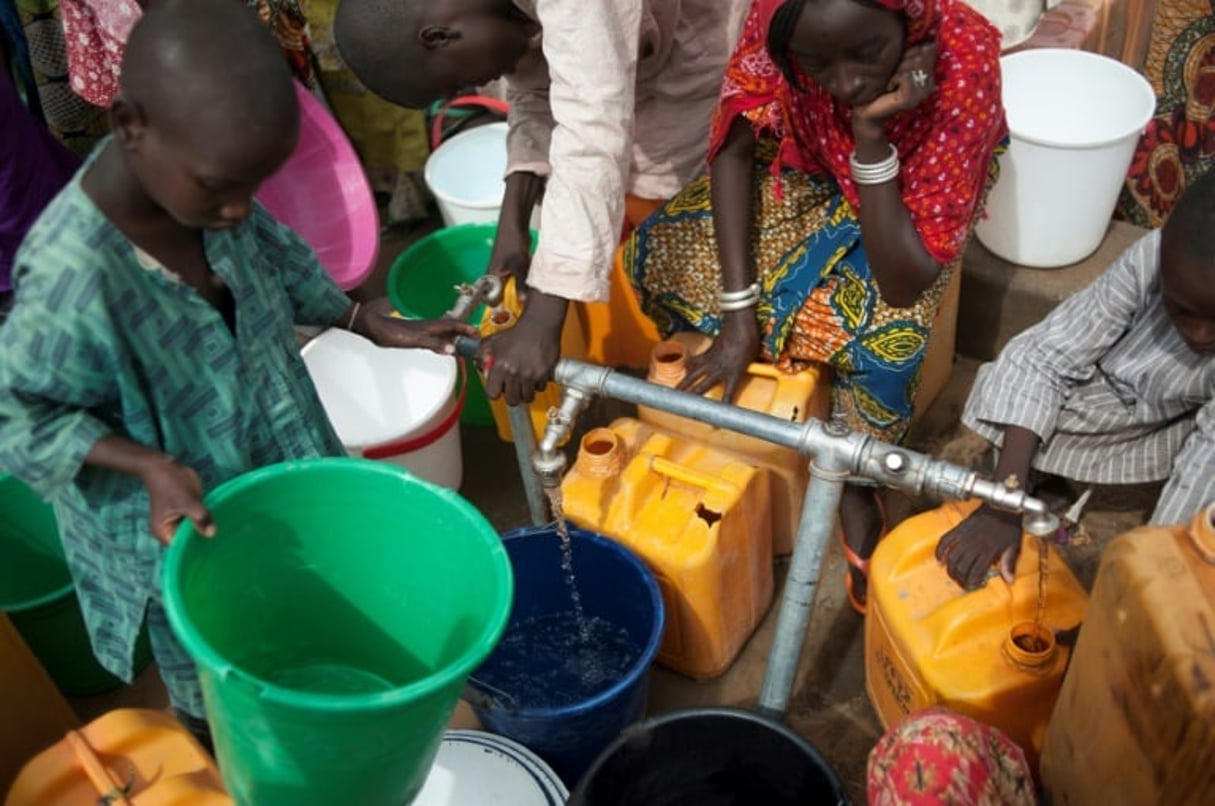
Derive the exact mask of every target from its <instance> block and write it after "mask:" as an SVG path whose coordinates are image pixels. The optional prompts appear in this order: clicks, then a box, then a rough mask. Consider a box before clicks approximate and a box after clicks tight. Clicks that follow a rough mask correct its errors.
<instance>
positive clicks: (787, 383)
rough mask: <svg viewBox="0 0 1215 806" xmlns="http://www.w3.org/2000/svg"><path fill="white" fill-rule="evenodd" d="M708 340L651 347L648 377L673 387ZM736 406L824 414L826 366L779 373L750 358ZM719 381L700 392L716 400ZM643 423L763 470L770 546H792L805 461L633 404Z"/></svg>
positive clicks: (690, 338)
mask: <svg viewBox="0 0 1215 806" xmlns="http://www.w3.org/2000/svg"><path fill="white" fill-rule="evenodd" d="M709 344H711V341H710V340H709V339H708V338H707V337H705V336H703V335H701V334H699V333H690V332H684V333H677V334H675V335H674V336H672V337H671V338H670V339H669V340H667V341H664V342H660V343H659V344H657V345H656V346H655V347H654V350H653V352H652V354H651V358H650V372H649V380H651V381H653V382H655V383H660V384H662V385H664V386H669V387H674V386H677V385H678V384H679V382H680V381H682V380H683V377H684V363H685V362H686V361H687V359H688V356H690V355H696V354H698V353H701V352H703V351H704V350H705V349H707V348H708V346H709ZM747 373H748V377H747V379H746V380H745V381H743V383H742V388H741V389H740V390H739V393H738V397H737V399H736V400H735V401H734V402H735V404H736V405H738V406H740V407H742V408H744V409H750V410H752V411H758V412H762V413H763V414H770V415H772V416H773V417H779V418H780V419H782V420H787V421H789V422H795V423H802V422H805V421H806V420H807V419H808V418H811V417H814V418H817V419H820V420H821V419H826V417H827V416H828V414H829V412H830V410H831V382H830V378H831V375H830V370H829V369H827V368H825V367H817V366H815V367H810V368H809V369H805V370H802V371H801V372H798V373H796V374H789V373H785V372H781V371H780V370H778V369H777V368H776V367H774V366H772V365H771V364H763V363H758V362H757V363H754V364H751V366H750V367H748V369H747ZM721 395H722V388H721V387H720V386H718V387H716V388H714V389H710V390H709V392H708V393H707V394H706V395H705V397H708V398H711V399H713V400H721ZM637 416H638V417H640V418H641V420H642V421H643V422H646V423H650V424H651V425H655V426H658V427H659V428H661V429H663V430H665V431H669V432H671V433H672V434H676V435H678V436H681V437H686V438H688V439H690V440H693V441H695V442H699V443H702V444H704V445H707V446H709V447H711V448H716V449H718V450H722V451H726V452H728V453H730V454H732V455H734V456H737V457H740V458H743V459H745V460H746V461H748V462H751V463H752V464H755V465H759V466H761V467H764V468H766V469H767V470H768V472H769V474H770V475H771V489H772V550H773V552H774V553H775V554H776V555H777V556H783V555H786V554H789V553H791V552H792V551H793V544H794V543H795V542H796V540H797V527H798V523H799V521H800V519H801V513H802V501H803V499H804V498H805V497H806V484H807V483H808V482H809V481H810V471H809V465H810V460H809V459H807V458H803V457H801V456H798V454H797V451H795V450H793V449H792V448H786V447H783V446H780V445H773V444H772V443H770V442H764V441H763V440H761V439H756V438H755V437H748V436H744V435H743V434H739V433H737V432H734V431H729V430H727V429H724V428H717V427H715V426H712V425H708V424H707V423H702V422H698V421H696V420H691V419H688V418H686V417H678V416H676V415H674V414H668V413H667V412H664V411H658V410H657V409H651V408H647V407H645V406H639V407H638V415H637Z"/></svg>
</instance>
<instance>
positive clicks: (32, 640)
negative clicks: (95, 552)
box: [0, 473, 151, 697]
mask: <svg viewBox="0 0 1215 806" xmlns="http://www.w3.org/2000/svg"><path fill="white" fill-rule="evenodd" d="M0 558H3V560H2V561H0V610H3V611H4V612H5V613H7V614H8V617H9V619H10V620H11V621H12V622H13V626H14V627H16V628H17V632H19V633H21V637H22V638H23V639H25V643H26V644H28V645H29V648H30V651H31V652H33V653H34V656H35V657H37V658H38V662H39V663H41V664H42V666H43V668H45V669H46V671H47V673H48V674H49V675H50V676H51V679H52V680H54V681H55V685H56V686H58V687H59V690H60V691H62V692H63V693H64V694H66V695H68V696H69V697H86V696H91V695H94V694H101V693H103V692H106V691H111V690H113V689H115V688H118V687H119V686H121V685H122V681H121V680H119V679H118V678H117V677H114V676H113V675H112V674H110V673H109V672H107V671H106V670H105V669H103V668H102V667H101V664H99V663H98V662H97V659H96V656H94V655H93V648H92V645H91V644H90V643H89V634H88V631H87V630H86V629H85V626H84V615H83V614H82V613H81V612H80V602H79V601H78V600H77V598H76V591H75V589H74V588H73V587H72V577H71V574H70V573H69V572H68V565H67V559H66V558H65V557H64V555H63V545H62V544H61V543H60V541H59V526H58V524H57V523H56V522H55V511H54V510H53V509H52V508H51V505H50V504H48V503H46V502H45V501H43V500H42V499H41V498H39V497H38V494H37V493H35V492H34V491H33V490H31V489H30V488H29V487H27V486H26V485H25V483H24V482H22V481H21V480H20V479H18V478H17V477H16V476H12V475H8V474H5V473H0ZM150 661H151V649H150V647H149V645H148V641H147V636H146V634H145V635H142V636H141V637H140V641H139V644H138V645H137V646H136V651H135V671H136V673H138V672H140V671H142V670H143V669H144V668H146V667H147V665H148V663H149V662H150Z"/></svg>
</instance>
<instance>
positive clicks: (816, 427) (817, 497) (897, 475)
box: [457, 338, 1058, 718]
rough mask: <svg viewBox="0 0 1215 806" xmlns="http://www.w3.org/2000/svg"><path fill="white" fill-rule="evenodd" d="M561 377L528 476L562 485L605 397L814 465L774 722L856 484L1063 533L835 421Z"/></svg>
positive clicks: (996, 493) (783, 622) (790, 585)
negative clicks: (577, 422)
mask: <svg viewBox="0 0 1215 806" xmlns="http://www.w3.org/2000/svg"><path fill="white" fill-rule="evenodd" d="M457 348H458V349H459V351H460V352H461V353H463V354H465V355H472V354H475V353H476V349H477V343H476V342H475V341H473V340H470V339H463V338H461V339H457ZM555 374H556V380H557V381H558V382H559V383H560V384H562V385H563V386H564V387H565V388H566V397H565V398H564V399H563V400H562V405H561V407H560V409H559V410H558V415H557V416H554V417H551V418H550V421H549V425H548V428H546V430H545V438H544V441H543V443H542V444H541V446H540V449H539V450H538V451H537V452H536V453H535V455H534V456H533V457H532V460H531V463H530V466H525V464H528V463H525V461H524V453H523V452H522V451H518V455H519V461H520V471H521V472H523V473H524V475H525V476H526V475H528V474H529V473H531V472H532V470H533V467H545V468H547V470H546V471H544V472H543V474H542V475H543V478H544V481H545V483H549V484H559V483H560V474H559V472H549V471H553V470H554V469H555V468H557V467H558V466H560V467H564V455H562V454H560V452H559V451H557V450H556V445H557V443H558V442H559V441H560V439H561V436H562V434H565V433H568V431H569V429H570V428H571V427H572V425H573V419H574V417H575V416H576V415H577V413H578V412H579V411H581V409H582V407H583V406H585V404H586V399H587V397H588V396H589V395H597V394H598V395H604V396H606V397H611V398H615V399H616V400H622V401H624V402H626V403H635V404H637V405H639V406H648V407H650V408H654V409H659V410H661V411H665V412H668V413H670V414H675V415H678V416H681V417H688V418H690V419H693V420H698V421H700V422H703V423H708V424H709V425H714V426H717V427H719V428H725V429H728V430H731V431H736V432H738V433H741V434H746V435H748V436H752V437H757V438H759V439H762V440H765V441H767V442H771V443H773V444H775V445H783V446H785V447H788V448H793V449H794V450H796V451H797V452H798V453H799V454H801V455H802V456H807V457H813V461H812V462H811V465H810V483H809V485H808V486H807V488H806V498H805V503H804V504H803V508H802V516H801V521H800V525H799V527H798V535H797V542H796V544H795V546H794V549H793V557H792V559H791V560H790V563H789V577H788V579H787V580H786V582H785V590H784V596H783V600H782V602H781V609H780V613H779V615H778V617H777V625H776V635H775V637H774V640H773V644H772V649H771V651H770V654H769V656H768V666H767V669H766V671H765V675H764V684H763V689H762V691H761V693H760V701H759V706H760V710H761V711H762V712H764V713H765V714H767V715H769V716H773V717H776V718H780V717H782V716H783V715H784V713H785V710H786V709H787V708H788V705H789V700H790V698H791V696H792V691H793V684H794V681H795V677H796V674H797V667H798V661H799V660H800V657H801V651H802V647H803V645H804V643H805V637H806V626H807V624H808V622H809V619H810V614H811V612H812V611H813V606H814V599H815V595H816V593H817V590H818V580H819V576H820V571H821V569H822V562H823V555H824V554H825V552H826V548H827V545H828V541H829V540H830V539H831V536H832V534H834V532H835V523H836V518H837V514H838V510H839V503H840V498H841V496H842V495H843V489H844V485H845V484H846V483H847V481H848V479H849V478H850V477H851V478H856V477H859V478H864V479H868V480H871V481H875V482H877V483H879V484H882V485H884V486H887V487H893V488H895V489H900V490H905V491H907V492H911V493H916V494H920V493H927V494H929V495H932V496H934V497H937V498H942V499H955V500H956V499H966V498H978V499H981V500H983V501H986V502H988V503H989V504H992V505H993V506H996V507H999V508H1001V509H1006V510H1009V511H1014V512H1023V513H1025V514H1026V515H1027V516H1028V517H1027V518H1026V529H1027V530H1029V531H1030V532H1031V533H1032V534H1035V535H1040V536H1041V535H1045V534H1050V533H1052V532H1053V531H1054V530H1055V529H1056V528H1057V527H1058V519H1057V518H1055V516H1054V515H1052V514H1051V512H1050V510H1049V509H1048V508H1047V506H1046V504H1044V503H1043V502H1042V501H1040V500H1039V499H1036V498H1033V497H1031V496H1029V495H1027V494H1026V493H1025V492H1024V491H1023V490H1020V489H1015V488H1011V487H1008V486H1005V485H1004V484H1000V483H997V482H993V481H988V480H986V479H981V478H979V477H978V475H977V474H976V473H975V472H973V471H970V470H967V469H965V468H962V467H959V466H957V465H954V464H951V463H949V462H941V461H937V460H935V459H933V458H932V457H930V456H926V455H924V454H921V453H917V452H915V451H909V450H905V449H903V448H900V447H897V446H894V445H890V444H888V443H885V442H881V441H878V440H875V439H873V438H872V437H869V436H867V435H864V434H859V433H856V432H852V431H849V430H848V429H846V428H843V427H841V426H839V425H837V424H835V423H833V422H828V423H823V422H821V421H819V420H815V419H811V420H808V421H806V422H805V423H793V422H787V421H785V420H781V419H779V418H777V417H772V416H771V415H767V414H761V413H759V412H754V411H749V410H747V409H742V408H739V407H737V406H731V405H728V404H726V403H722V402H720V401H716V400H709V399H707V398H704V397H701V396H699V395H692V394H688V393H686V392H680V391H678V390H675V389H669V388H667V387H665V386H661V385H658V384H654V383H650V382H649V381H644V380H640V379H638V378H633V377H631V376H628V375H623V374H621V373H618V372H615V371H613V370H611V369H609V368H607V367H600V366H595V365H592V364H585V363H582V362H579V361H570V360H562V361H560V362H558V364H557V369H556V373H555ZM516 447H517V446H516Z"/></svg>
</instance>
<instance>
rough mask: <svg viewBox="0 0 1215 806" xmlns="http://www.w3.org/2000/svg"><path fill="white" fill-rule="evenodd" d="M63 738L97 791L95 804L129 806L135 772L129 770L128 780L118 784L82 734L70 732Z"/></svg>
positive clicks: (76, 731) (75, 731) (74, 731)
mask: <svg viewBox="0 0 1215 806" xmlns="http://www.w3.org/2000/svg"><path fill="white" fill-rule="evenodd" d="M63 738H64V740H65V741H66V742H67V746H68V748H70V749H71V751H72V755H73V756H75V757H76V761H77V762H79V764H80V768H81V769H82V770H84V774H85V776H86V777H87V778H88V779H89V783H90V784H92V785H93V788H94V789H95V790H97V795H98V799H97V802H98V803H100V804H105V806H110V804H119V805H120V806H130V804H131V801H130V799H129V798H128V797H127V795H129V794H130V792H131V788H132V787H133V786H134V784H135V770H134V769H132V770H131V778H130V780H128V781H127V782H126V783H125V784H124V783H120V782H119V781H118V780H117V779H116V778H115V777H114V775H113V773H111V772H110V770H109V768H107V767H106V766H105V764H104V763H103V762H102V761H101V759H100V758H99V757H98V755H97V753H96V752H95V751H94V750H93V747H92V745H90V744H89V742H88V740H87V739H85V738H84V734H82V733H81V732H80V731H78V730H72V731H68V733H67V735H66V736H64V737H63Z"/></svg>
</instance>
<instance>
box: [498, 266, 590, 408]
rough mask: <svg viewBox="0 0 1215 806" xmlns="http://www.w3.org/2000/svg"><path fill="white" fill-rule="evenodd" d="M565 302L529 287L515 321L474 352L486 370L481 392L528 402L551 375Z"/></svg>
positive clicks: (557, 357) (514, 402) (557, 354)
mask: <svg viewBox="0 0 1215 806" xmlns="http://www.w3.org/2000/svg"><path fill="white" fill-rule="evenodd" d="M568 306H569V303H568V302H567V301H566V300H564V299H562V298H561V297H554V296H551V295H548V294H544V293H542V292H540V291H535V290H533V292H532V294H531V295H530V297H529V298H528V302H527V306H526V307H525V308H524V309H523V315H522V316H520V317H519V321H518V322H516V323H515V325H514V327H512V328H510V329H509V330H504V331H502V332H501V333H498V334H495V335H493V336H490V337H489V338H487V339H485V340H484V341H482V342H481V347H480V349H479V350H478V351H477V359H478V362H479V364H480V366H481V367H482V368H483V369H484V370H485V371H486V378H485V393H486V394H487V395H488V396H489V397H490V398H491V399H497V398H499V397H505V398H506V402H507V404H508V405H511V406H517V405H518V404H520V403H530V402H532V399H533V398H534V397H535V396H536V392H538V391H540V390H541V389H543V388H544V386H545V384H547V383H548V382H549V381H550V380H552V377H553V370H554V369H556V367H557V361H558V360H560V358H561V328H562V326H563V325H564V324H565V311H566V308H567V307H568Z"/></svg>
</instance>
